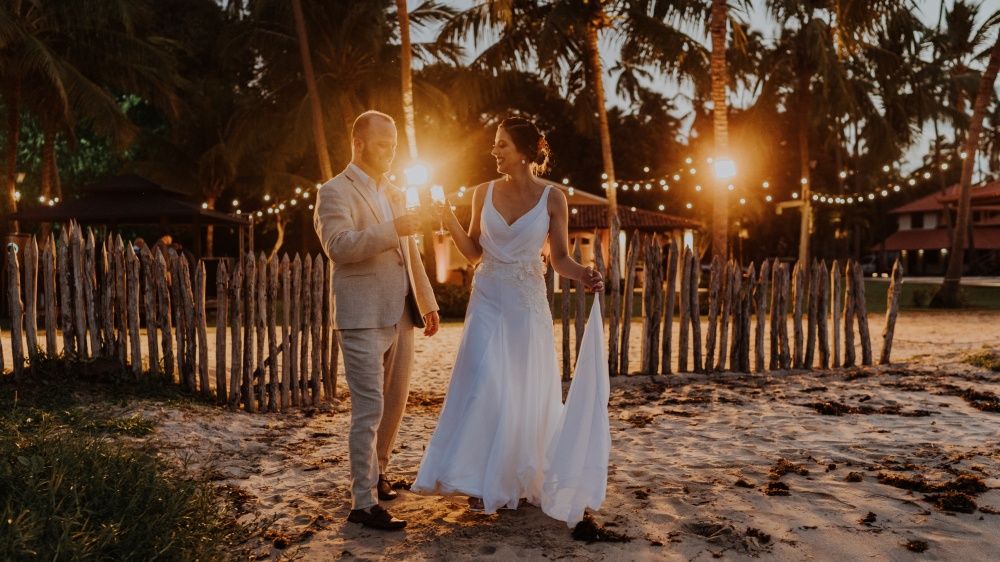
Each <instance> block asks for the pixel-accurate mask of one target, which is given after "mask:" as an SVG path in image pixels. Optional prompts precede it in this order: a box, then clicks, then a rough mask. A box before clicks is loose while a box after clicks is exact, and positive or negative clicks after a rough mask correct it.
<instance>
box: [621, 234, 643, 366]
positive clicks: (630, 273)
mask: <svg viewBox="0 0 1000 562" xmlns="http://www.w3.org/2000/svg"><path fill="white" fill-rule="evenodd" d="M641 245H642V235H641V234H639V231H638V230H635V231H633V232H632V239H631V240H630V241H629V245H628V253H627V254H626V258H625V303H624V304H623V305H622V309H623V312H624V317H623V319H622V334H621V343H620V344H619V349H620V350H621V351H620V354H621V357H620V358H619V360H618V373H619V374H622V375H628V374H629V365H628V352H629V343H630V342H629V338H630V336H631V334H632V306H633V304H632V300H633V298H634V295H633V293H634V292H635V268H636V262H637V260H638V259H639V252H640V251H641V247H642V246H641Z"/></svg>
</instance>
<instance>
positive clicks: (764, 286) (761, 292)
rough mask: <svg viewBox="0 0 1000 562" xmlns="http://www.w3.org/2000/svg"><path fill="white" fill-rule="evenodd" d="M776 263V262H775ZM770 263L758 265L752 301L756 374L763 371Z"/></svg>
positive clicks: (764, 262) (766, 261)
mask: <svg viewBox="0 0 1000 562" xmlns="http://www.w3.org/2000/svg"><path fill="white" fill-rule="evenodd" d="M775 263H777V262H775ZM770 281H771V262H770V261H768V260H764V261H762V262H761V263H760V278H759V280H758V281H757V288H756V290H755V291H754V301H755V303H756V306H755V308H756V313H757V329H756V331H755V332H754V343H755V344H756V345H755V348H754V370H755V371H756V372H758V373H761V372H763V371H764V330H765V329H766V323H767V303H768V296H769V293H770Z"/></svg>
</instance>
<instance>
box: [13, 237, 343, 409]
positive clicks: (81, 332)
mask: <svg viewBox="0 0 1000 562" xmlns="http://www.w3.org/2000/svg"><path fill="white" fill-rule="evenodd" d="M6 269H7V271H6V272H5V274H6V280H7V287H8V295H7V296H8V303H9V308H10V310H9V312H10V317H11V350H10V355H11V358H12V361H13V363H12V370H13V374H14V377H15V378H21V377H22V376H23V375H24V370H25V368H26V366H27V365H31V364H33V362H32V361H30V360H31V359H33V358H34V356H36V355H37V354H38V353H46V354H47V355H49V356H57V355H59V354H65V356H67V357H72V358H75V359H79V360H83V361H86V360H88V359H91V358H94V357H98V356H100V357H106V358H112V359H113V360H115V361H117V362H118V363H119V364H120V366H121V368H123V369H126V368H127V369H131V371H132V372H133V373H134V375H135V376H136V377H137V378H138V377H142V376H155V375H161V374H163V375H166V376H168V377H170V379H171V380H173V381H174V382H176V383H178V384H180V385H181V386H182V387H183V388H185V389H186V390H188V391H191V392H196V393H200V394H202V395H204V396H206V397H208V398H211V399H214V400H216V401H217V402H219V403H225V404H228V405H229V406H230V407H233V408H237V407H243V408H245V409H246V410H247V411H250V412H256V411H270V412H275V411H283V410H286V409H288V408H290V407H295V406H308V405H315V404H318V403H320V402H323V401H330V400H332V399H333V397H334V396H335V395H336V383H337V380H336V372H337V360H338V354H337V349H338V347H337V345H336V333H335V332H334V331H333V330H332V329H331V328H332V322H331V318H332V310H331V306H332V299H331V298H330V296H331V295H330V283H329V282H328V281H329V279H330V278H331V275H332V271H333V270H332V264H331V263H330V262H329V261H328V260H326V259H325V258H324V257H322V256H308V255H307V256H305V257H304V258H303V257H301V256H299V255H296V256H295V258H294V259H293V260H289V258H288V256H287V255H285V256H284V257H282V258H281V259H280V260H277V259H267V258H266V257H265V256H264V255H263V254H260V255H259V256H256V257H255V256H254V255H253V254H247V255H245V256H243V257H242V259H240V260H234V261H233V262H232V263H230V264H229V265H227V263H226V262H224V261H220V262H219V265H218V266H217V270H216V272H215V273H216V275H215V279H216V287H215V293H216V307H215V310H216V314H215V319H214V327H215V337H214V341H212V342H210V341H209V339H208V315H207V314H206V310H207V307H206V289H207V287H206V280H207V275H206V271H205V264H204V262H200V263H197V264H192V263H190V262H189V260H188V259H187V258H185V257H183V256H179V255H178V254H177V253H176V252H174V251H173V250H167V251H166V253H163V252H162V251H161V250H159V249H154V250H153V251H151V250H150V249H149V248H147V247H142V248H140V249H139V252H138V253H137V252H136V251H135V248H133V246H132V245H131V244H125V243H124V242H123V241H122V239H121V237H120V236H115V237H110V236H109V237H108V238H107V239H106V240H102V241H101V242H100V243H98V242H97V241H96V240H95V238H94V234H93V232H92V231H90V230H88V231H87V232H86V233H84V232H83V231H82V230H81V229H80V228H79V227H78V226H76V225H74V224H71V225H69V226H68V227H67V228H64V229H62V232H61V235H60V236H59V238H58V240H55V241H53V240H52V239H49V240H47V241H46V242H45V243H44V244H43V245H42V247H41V252H40V253H39V247H38V245H37V243H36V240H35V239H34V238H31V239H30V240H29V241H28V243H27V244H26V246H25V247H24V248H23V249H18V248H16V247H15V246H13V245H11V246H8V248H7V268H6ZM22 279H23V285H22ZM39 288H41V295H39ZM39 297H41V301H42V302H43V303H44V334H45V342H44V345H42V343H41V342H39V341H38V330H37V328H38V312H37V310H38V309H37V307H38V302H39ZM279 330H280V335H279ZM57 337H59V338H60V339H57ZM213 344H214V345H213ZM213 347H214V351H215V353H214V357H213V358H210V357H209V350H210V349H211V348H213ZM212 360H214V367H215V369H214V374H215V376H214V378H213V377H210V361H212ZM3 362H4V350H3V349H2V346H0V370H2V369H3Z"/></svg>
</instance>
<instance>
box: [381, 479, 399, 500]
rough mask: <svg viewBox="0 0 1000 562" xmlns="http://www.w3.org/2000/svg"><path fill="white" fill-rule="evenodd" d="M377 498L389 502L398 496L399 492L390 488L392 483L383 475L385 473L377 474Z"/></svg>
mask: <svg viewBox="0 0 1000 562" xmlns="http://www.w3.org/2000/svg"><path fill="white" fill-rule="evenodd" d="M377 488H378V499H379V501H383V502H389V501H392V500H394V499H396V498H398V497H399V492H397V491H396V490H393V489H392V483H391V482H389V479H388V478H386V477H385V474H379V475H378V486H377Z"/></svg>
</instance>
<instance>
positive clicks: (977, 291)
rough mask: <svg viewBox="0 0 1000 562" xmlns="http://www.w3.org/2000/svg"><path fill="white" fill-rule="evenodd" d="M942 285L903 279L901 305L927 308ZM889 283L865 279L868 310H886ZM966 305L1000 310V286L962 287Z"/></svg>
mask: <svg viewBox="0 0 1000 562" xmlns="http://www.w3.org/2000/svg"><path fill="white" fill-rule="evenodd" d="M938 287H940V285H938V284H936V283H909V282H907V281H906V280H905V279H904V281H903V290H902V292H901V293H900V307H901V308H903V309H911V310H919V309H927V308H929V307H928V303H929V302H930V300H931V297H933V296H934V293H935V292H937V290H938ZM888 290H889V283H888V282H885V281H875V280H872V279H866V280H865V304H866V306H867V307H868V312H885V304H886V303H885V296H886V291H888ZM961 291H962V293H961V294H962V301H963V302H964V307H965V308H969V309H980V310H1000V287H962V289H961Z"/></svg>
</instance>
